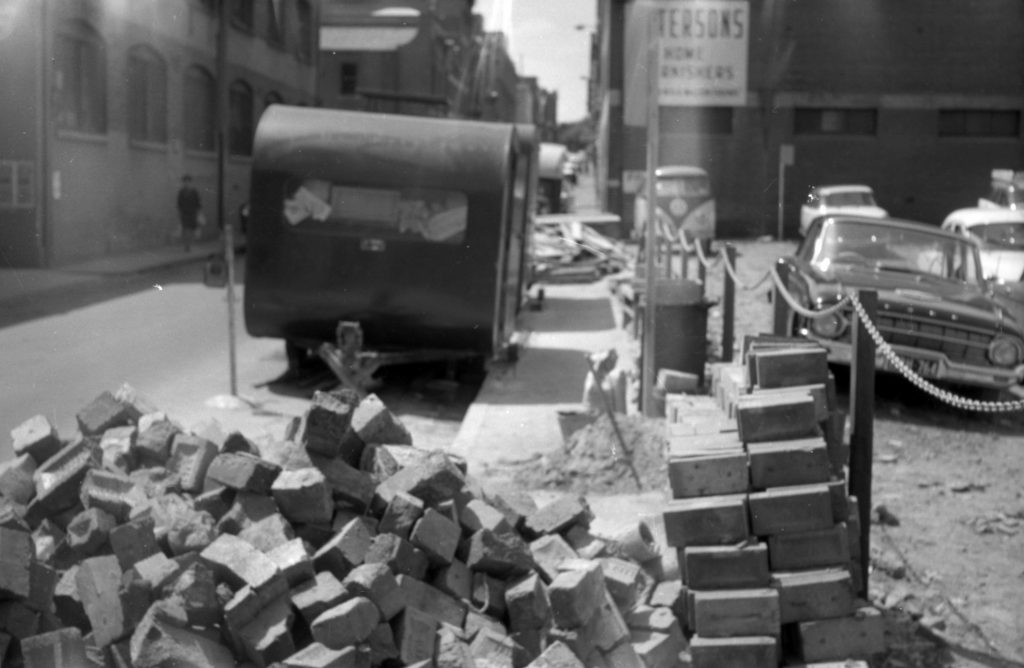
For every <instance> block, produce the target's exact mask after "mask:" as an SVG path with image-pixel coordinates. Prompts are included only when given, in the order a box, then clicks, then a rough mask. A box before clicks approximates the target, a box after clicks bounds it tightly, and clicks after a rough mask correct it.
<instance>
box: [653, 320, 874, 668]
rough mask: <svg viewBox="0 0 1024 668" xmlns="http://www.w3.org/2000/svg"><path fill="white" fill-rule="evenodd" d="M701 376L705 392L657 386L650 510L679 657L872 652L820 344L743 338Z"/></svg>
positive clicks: (751, 660) (851, 504) (789, 658)
mask: <svg viewBox="0 0 1024 668" xmlns="http://www.w3.org/2000/svg"><path fill="white" fill-rule="evenodd" d="M711 376H712V392H711V395H710V396H691V395H682V394H680V395H669V396H668V397H667V398H666V417H667V425H666V426H667V429H668V440H669V463H668V476H669V485H670V488H671V491H672V497H673V499H672V501H670V502H669V503H668V506H667V508H666V510H665V512H664V520H665V527H666V535H667V542H668V545H669V547H672V548H675V549H676V550H677V553H678V557H679V564H680V575H681V581H682V584H683V586H684V588H685V593H686V601H687V606H686V614H685V618H684V627H685V630H686V632H687V633H688V634H691V637H690V654H691V657H692V662H693V666H695V668H701V667H705V666H706V667H715V668H721V667H722V666H745V667H748V668H759V667H769V666H772V667H774V666H778V665H783V664H784V665H818V666H828V665H835V664H830V663H827V662H830V661H847V660H857V659H864V658H867V657H868V656H870V655H871V654H874V653H877V652H880V651H882V650H884V641H883V637H882V625H881V618H880V616H879V613H878V611H877V610H875V609H874V608H872V607H871V606H869V605H868V604H867V603H866V602H865V601H863V600H861V599H859V598H858V597H857V592H860V591H862V583H861V582H860V581H859V580H860V573H861V568H860V563H861V562H860V559H861V558H862V555H860V554H859V553H858V549H859V546H860V540H859V535H860V527H859V524H858V514H857V508H856V499H855V498H854V497H850V496H848V491H847V468H846V464H847V461H848V451H847V447H846V446H845V445H844V442H843V440H844V439H843V431H844V427H845V416H844V415H843V414H842V413H841V412H839V411H838V410H837V408H836V399H835V389H834V380H833V379H832V378H831V376H830V374H829V371H828V366H827V358H826V353H825V350H824V349H822V348H821V347H819V346H817V345H815V344H809V343H807V342H806V341H802V340H793V339H786V338H781V337H767V336H766V337H755V338H752V339H750V340H748V341H747V342H746V350H745V355H744V361H743V363H740V364H727V365H716V366H714V367H713V368H712V374H711ZM842 665H866V664H863V663H850V664H842Z"/></svg>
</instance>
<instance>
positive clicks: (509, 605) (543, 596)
mask: <svg viewBox="0 0 1024 668" xmlns="http://www.w3.org/2000/svg"><path fill="white" fill-rule="evenodd" d="M505 607H506V609H507V610H508V620H509V629H510V630H512V631H522V630H525V629H539V628H542V627H543V626H544V625H545V624H546V623H547V622H548V620H549V619H550V618H551V604H550V602H549V601H548V593H547V587H545V586H544V582H543V581H542V580H541V579H540V576H539V575H538V574H537V573H530V574H529V575H526V576H524V577H522V578H520V579H519V580H518V581H515V582H513V583H512V584H511V585H510V586H509V587H507V588H506V589H505Z"/></svg>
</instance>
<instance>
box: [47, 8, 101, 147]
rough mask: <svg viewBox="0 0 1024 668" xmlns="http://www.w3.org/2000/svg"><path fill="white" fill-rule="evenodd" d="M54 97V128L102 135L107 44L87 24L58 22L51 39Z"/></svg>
mask: <svg viewBox="0 0 1024 668" xmlns="http://www.w3.org/2000/svg"><path fill="white" fill-rule="evenodd" d="M53 72H54V73H53V77H54V79H53V87H54V98H55V100H56V109H55V111H56V114H55V118H56V121H57V123H56V126H57V129H58V131H62V132H71V133H79V134H85V135H96V136H105V135H106V134H107V132H108V128H109V113H108V109H107V45H106V42H104V40H103V38H102V37H101V36H100V34H99V33H98V32H96V31H95V30H94V29H93V28H92V27H91V26H89V25H88V24H86V23H84V22H81V21H75V22H68V23H65V24H64V25H62V26H61V28H60V30H58V32H57V34H56V36H55V39H54V70H53Z"/></svg>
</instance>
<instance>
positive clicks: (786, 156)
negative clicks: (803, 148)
mask: <svg viewBox="0 0 1024 668" xmlns="http://www.w3.org/2000/svg"><path fill="white" fill-rule="evenodd" d="M795 160H796V150H795V149H794V148H793V145H792V144H783V145H781V146H779V164H780V165H783V166H785V167H792V166H793V162H794V161H795Z"/></svg>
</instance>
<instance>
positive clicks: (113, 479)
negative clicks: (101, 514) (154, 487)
mask: <svg viewBox="0 0 1024 668" xmlns="http://www.w3.org/2000/svg"><path fill="white" fill-rule="evenodd" d="M79 496H80V498H81V501H82V505H83V506H85V507H86V508H99V509H101V510H104V511H106V512H108V513H110V515H111V516H113V518H114V519H115V520H116V521H117V522H118V523H122V522H127V521H128V519H129V518H130V517H133V516H135V515H136V514H137V513H138V512H139V511H140V510H141V509H142V508H144V507H146V506H148V505H149V499H148V498H147V497H146V494H145V492H143V491H142V489H141V488H140V487H139V486H138V485H137V484H135V482H134V481H133V480H132V479H131V478H129V477H127V476H125V475H122V474H120V473H115V472H112V471H104V470H102V469H91V470H89V471H88V473H86V475H85V478H84V480H83V481H82V488H81V491H80V493H79Z"/></svg>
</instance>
